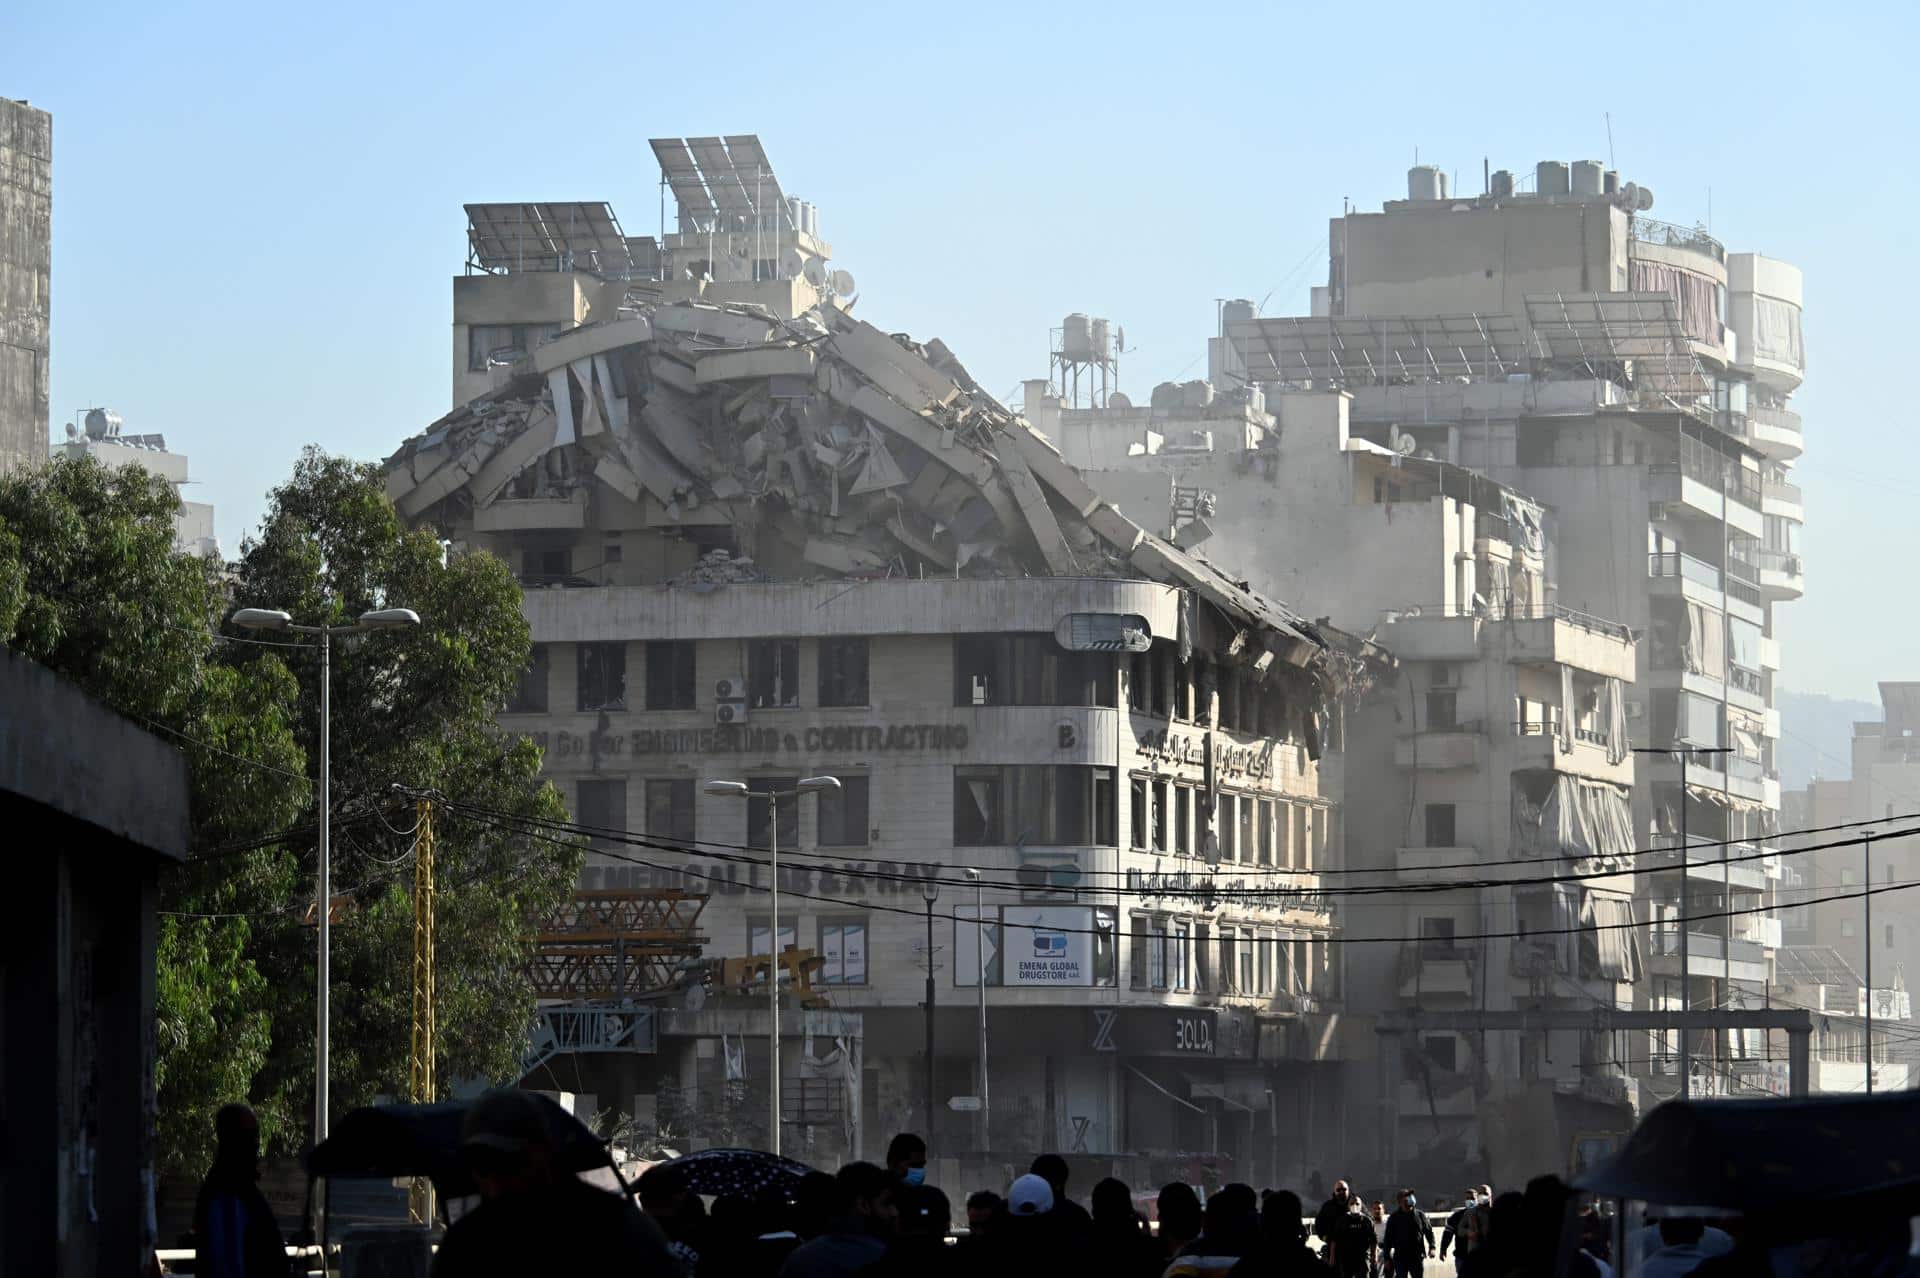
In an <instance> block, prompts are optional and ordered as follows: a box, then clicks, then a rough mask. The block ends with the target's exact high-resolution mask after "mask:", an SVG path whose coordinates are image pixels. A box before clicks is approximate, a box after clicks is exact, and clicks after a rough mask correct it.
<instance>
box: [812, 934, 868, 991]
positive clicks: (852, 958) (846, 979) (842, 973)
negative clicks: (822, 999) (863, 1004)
mask: <svg viewBox="0 0 1920 1278" xmlns="http://www.w3.org/2000/svg"><path fill="white" fill-rule="evenodd" d="M820 957H821V959H822V960H823V966H822V967H821V969H820V983H821V984H822V985H865V984H866V983H867V921H866V920H865V919H821V920H820Z"/></svg>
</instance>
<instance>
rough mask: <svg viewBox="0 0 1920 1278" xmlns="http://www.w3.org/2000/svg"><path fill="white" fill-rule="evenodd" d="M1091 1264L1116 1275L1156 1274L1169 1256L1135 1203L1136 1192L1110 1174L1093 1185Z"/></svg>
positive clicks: (1153, 1277) (1130, 1277)
mask: <svg viewBox="0 0 1920 1278" xmlns="http://www.w3.org/2000/svg"><path fill="white" fill-rule="evenodd" d="M1089 1260H1090V1261H1091V1264H1090V1265H1089V1268H1090V1269H1091V1270H1092V1272H1094V1273H1096V1274H1111V1275H1113V1278H1156V1276H1157V1275H1158V1274H1159V1273H1160V1271H1161V1270H1163V1269H1165V1268H1166V1264H1167V1262H1166V1259H1165V1257H1163V1256H1162V1255H1161V1254H1160V1248H1159V1247H1158V1245H1157V1244H1156V1243H1155V1242H1154V1239H1153V1235H1152V1234H1151V1233H1149V1232H1148V1230H1147V1222H1146V1218H1145V1217H1143V1216H1142V1215H1141V1214H1140V1213H1139V1212H1138V1211H1136V1210H1135V1209H1134V1206H1133V1193H1132V1191H1131V1190H1129V1189H1128V1188H1127V1186H1126V1184H1125V1182H1123V1181H1119V1180H1115V1179H1114V1178H1113V1177H1111V1176H1109V1177H1107V1178H1106V1179H1105V1180H1103V1181H1101V1182H1100V1183H1099V1184H1097V1185H1095V1186H1094V1187H1093V1247H1092V1250H1091V1252H1090V1253H1089Z"/></svg>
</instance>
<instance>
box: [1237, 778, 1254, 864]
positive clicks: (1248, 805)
mask: <svg viewBox="0 0 1920 1278" xmlns="http://www.w3.org/2000/svg"><path fill="white" fill-rule="evenodd" d="M1256 811H1257V809H1256V805H1255V804H1254V801H1253V798H1252V797H1251V796H1249V795H1244V794H1243V795H1241V796H1240V859H1241V860H1242V861H1252V860H1253V857H1254V834H1253V820H1254V816H1255V813H1256Z"/></svg>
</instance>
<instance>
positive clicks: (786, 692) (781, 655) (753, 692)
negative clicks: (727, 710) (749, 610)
mask: <svg viewBox="0 0 1920 1278" xmlns="http://www.w3.org/2000/svg"><path fill="white" fill-rule="evenodd" d="M747 704H748V705H749V706H751V707H752V708H753V709H755V710H780V709H786V708H788V707H791V706H797V705H799V704H800V641H799V640H798V639H749V640H747Z"/></svg>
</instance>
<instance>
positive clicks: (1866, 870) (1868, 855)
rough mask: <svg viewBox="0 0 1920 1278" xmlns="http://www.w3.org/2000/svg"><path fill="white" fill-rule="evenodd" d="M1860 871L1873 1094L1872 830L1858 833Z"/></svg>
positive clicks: (1869, 1090)
mask: <svg viewBox="0 0 1920 1278" xmlns="http://www.w3.org/2000/svg"><path fill="white" fill-rule="evenodd" d="M1860 861H1861V873H1862V874H1864V875H1865V876H1866V882H1865V883H1864V884H1863V885H1862V886H1861V892H1860V904H1861V906H1862V908H1864V909H1865V910H1866V912H1867V918H1866V923H1865V925H1864V927H1863V928H1862V930H1863V931H1864V932H1865V935H1864V936H1862V937H1861V938H1860V940H1861V942H1862V944H1861V946H1860V949H1861V952H1862V953H1864V954H1865V955H1866V962H1865V963H1864V964H1863V966H1864V967H1865V968H1866V972H1865V976H1866V983H1867V1095H1869V1096H1871V1095H1873V832H1872V831H1871V830H1863V831H1861V833H1860Z"/></svg>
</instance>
